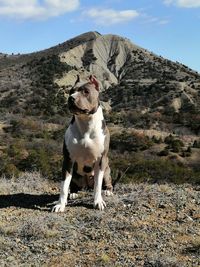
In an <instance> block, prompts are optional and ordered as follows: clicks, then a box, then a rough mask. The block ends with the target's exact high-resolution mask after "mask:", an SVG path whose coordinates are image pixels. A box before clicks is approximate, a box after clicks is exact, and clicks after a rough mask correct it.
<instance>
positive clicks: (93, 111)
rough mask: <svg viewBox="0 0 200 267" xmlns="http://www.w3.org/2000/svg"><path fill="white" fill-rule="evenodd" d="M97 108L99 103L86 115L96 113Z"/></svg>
mask: <svg viewBox="0 0 200 267" xmlns="http://www.w3.org/2000/svg"><path fill="white" fill-rule="evenodd" d="M99 106H100V102H99V103H98V106H97V107H96V108H94V109H92V110H91V111H90V112H89V113H88V114H90V115H92V114H94V113H96V112H97V110H98V108H99Z"/></svg>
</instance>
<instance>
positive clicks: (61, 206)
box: [52, 174, 72, 212]
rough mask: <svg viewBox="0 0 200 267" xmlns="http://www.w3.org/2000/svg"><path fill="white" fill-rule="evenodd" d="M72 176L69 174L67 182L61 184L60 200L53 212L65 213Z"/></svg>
mask: <svg viewBox="0 0 200 267" xmlns="http://www.w3.org/2000/svg"><path fill="white" fill-rule="evenodd" d="M71 178H72V175H71V174H68V175H67V176H66V178H65V180H64V181H63V182H62V183H61V189H60V199H59V201H58V204H56V205H55V206H54V207H53V209H52V211H55V212H64V210H65V205H67V196H68V192H69V185H70V182H71Z"/></svg>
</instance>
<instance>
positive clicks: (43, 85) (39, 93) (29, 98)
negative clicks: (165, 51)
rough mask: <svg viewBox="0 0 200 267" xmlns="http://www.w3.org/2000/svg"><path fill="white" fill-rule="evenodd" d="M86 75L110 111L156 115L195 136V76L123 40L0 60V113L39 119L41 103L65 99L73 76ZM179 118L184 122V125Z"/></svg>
mask: <svg viewBox="0 0 200 267" xmlns="http://www.w3.org/2000/svg"><path fill="white" fill-rule="evenodd" d="M89 73H93V74H94V75H96V76H97V78H98V79H99V80H100V81H101V84H102V90H105V92H104V93H103V99H104V100H108V101H109V102H110V103H111V106H112V110H113V111H116V112H121V111H122V110H124V109H125V110H126V111H135V112H137V113H139V114H142V115H144V114H146V115H148V114H149V115H150V117H151V115H152V114H154V115H155V112H156V115H157V117H163V118H164V117H166V116H172V117H175V118H171V120H174V122H175V124H180V125H182V126H183V125H184V127H186V128H188V129H192V130H194V132H195V133H197V134H198V133H199V130H200V128H199V123H200V119H199V116H196V117H197V118H196V119H198V125H197V126H196V127H195V126H194V125H192V124H193V123H192V121H190V120H189V118H188V117H190V115H191V113H192V114H198V113H199V107H200V74H199V73H197V72H196V71H193V70H191V69H189V68H188V67H186V66H184V65H182V64H180V63H177V62H176V63H174V62H172V61H170V60H167V59H164V58H162V57H161V56H157V55H155V54H153V53H151V52H149V51H147V50H145V49H143V48H141V47H139V46H137V45H135V44H133V43H131V42H130V41H129V40H128V39H126V38H122V37H120V36H116V35H111V34H108V35H101V34H99V33H97V32H88V33H85V34H82V35H80V36H78V37H75V38H73V39H71V40H69V41H67V42H65V43H63V44H59V45H58V46H55V47H52V48H50V49H47V50H43V51H41V52H36V53H32V54H26V55H11V56H8V55H2V56H1V57H0V77H1V79H0V92H1V96H0V100H1V108H4V109H6V107H7V105H9V108H10V109H11V111H13V112H22V111H23V112H24V110H27V109H29V111H30V113H32V112H33V114H34V113H36V114H37V113H41V112H42V111H44V110H45V109H46V108H47V107H44V105H43V104H42V103H41V102H43V101H46V98H47V96H48V98H52V99H54V98H55V95H56V96H57V97H60V98H63V97H64V96H67V93H68V89H69V87H70V86H71V85H73V83H74V81H75V79H76V75H77V74H80V75H81V76H82V77H85V76H88V75H89ZM58 92H59V96H58ZM49 93H50V96H49ZM54 100H55V102H56V99H54ZM49 101H50V102H52V101H51V100H50V99H49ZM57 101H58V103H57V108H56V107H55V108H54V110H55V112H57V111H58V109H60V108H61V109H62V107H58V105H59V104H60V101H61V104H62V103H63V102H65V99H62V100H57ZM54 104H55V105H56V103H54ZM33 109H34V110H33ZM178 114H181V117H182V115H183V117H184V120H185V121H187V122H186V123H184V122H183V121H182V118H179V117H180V116H178ZM154 115H152V116H154ZM154 117H155V116H154ZM188 120H189V121H188ZM192 120H194V118H192ZM129 123H130V122H129ZM131 124H132V123H131ZM185 124H186V125H185ZM140 126H141V125H140ZM157 126H158V127H157V128H158V129H159V127H161V125H157ZM145 127H148V126H147V125H146V126H145ZM174 127H175V128H176V126H173V127H172V130H173V128H174ZM161 128H163V127H161Z"/></svg>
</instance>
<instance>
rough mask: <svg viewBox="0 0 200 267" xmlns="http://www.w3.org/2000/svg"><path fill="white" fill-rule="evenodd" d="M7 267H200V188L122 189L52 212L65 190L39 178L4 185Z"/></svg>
mask: <svg viewBox="0 0 200 267" xmlns="http://www.w3.org/2000/svg"><path fill="white" fill-rule="evenodd" d="M0 185H1V186H0V218H1V220H0V266H2V267H3V266H9V267H10V266H26V267H27V266H48V267H49V266H77V267H78V266H136V267H137V266H145V267H147V266H148V267H166V266H169V267H173V266H180V267H185V266H195V267H197V266H200V224H199V222H200V206H199V204H200V187H199V186H191V185H189V184H185V185H172V184H170V185H169V184H160V185H158V184H144V183H142V184H135V185H121V184H118V185H117V186H116V190H115V194H114V196H113V197H109V198H108V197H104V198H105V200H106V203H107V208H106V210H105V211H102V212H101V211H98V210H95V209H93V206H92V193H91V192H88V193H82V194H81V195H80V198H79V199H77V200H70V201H69V205H68V206H67V207H66V211H65V212H64V213H62V214H55V213H51V207H52V205H53V202H54V201H55V200H57V198H58V189H57V188H58V187H57V186H58V185H57V184H55V183H53V182H49V181H47V180H45V179H44V178H42V177H41V176H40V175H39V174H38V173H25V174H24V175H23V176H21V177H20V178H18V179H15V178H13V179H11V180H7V179H5V178H1V179H0Z"/></svg>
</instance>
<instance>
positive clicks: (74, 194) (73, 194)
mask: <svg viewBox="0 0 200 267" xmlns="http://www.w3.org/2000/svg"><path fill="white" fill-rule="evenodd" d="M78 197H79V194H77V193H71V194H69V199H77V198H78Z"/></svg>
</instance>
